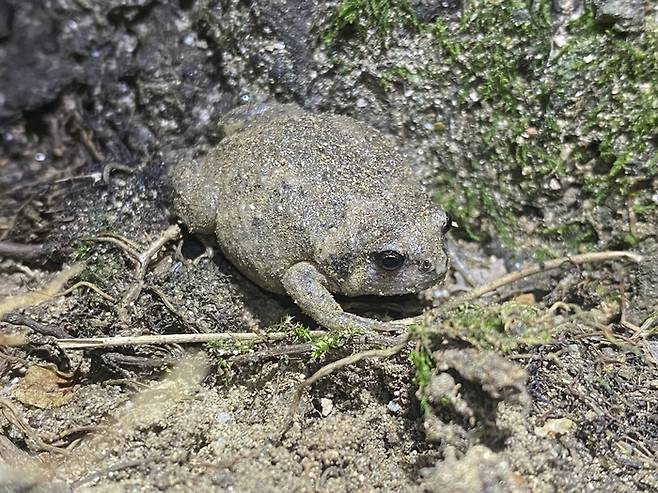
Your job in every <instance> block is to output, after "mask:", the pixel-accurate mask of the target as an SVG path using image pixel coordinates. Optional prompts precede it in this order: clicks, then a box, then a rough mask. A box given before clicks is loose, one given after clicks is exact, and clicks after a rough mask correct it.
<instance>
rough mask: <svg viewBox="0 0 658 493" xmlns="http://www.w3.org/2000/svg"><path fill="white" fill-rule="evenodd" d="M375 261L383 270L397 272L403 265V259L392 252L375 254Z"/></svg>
mask: <svg viewBox="0 0 658 493" xmlns="http://www.w3.org/2000/svg"><path fill="white" fill-rule="evenodd" d="M375 260H376V261H377V265H379V266H380V267H381V268H382V269H384V270H398V269H399V268H400V267H402V266H403V265H404V260H405V257H404V255H402V254H401V253H398V252H395V251H393V250H385V251H383V252H379V253H376V254H375Z"/></svg>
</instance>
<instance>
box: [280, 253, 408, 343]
mask: <svg viewBox="0 0 658 493" xmlns="http://www.w3.org/2000/svg"><path fill="white" fill-rule="evenodd" d="M282 282H283V286H284V288H285V289H286V291H287V293H288V294H289V295H290V297H291V298H292V299H293V300H295V303H297V305H298V306H299V307H300V308H301V309H302V311H303V312H304V313H306V314H307V315H308V316H310V317H312V318H313V319H314V320H316V321H317V322H318V323H319V324H320V325H322V326H324V327H326V328H328V329H331V330H349V329H351V330H354V329H356V330H363V331H366V332H372V331H378V332H401V331H403V330H404V327H403V326H400V325H396V324H393V323H386V322H380V321H379V320H374V319H372V318H366V317H360V316H358V315H355V314H353V313H347V312H344V311H343V309H342V308H341V306H340V305H339V304H338V302H337V301H336V300H335V299H334V297H333V295H332V294H331V293H330V292H329V290H327V288H326V287H325V285H326V283H327V279H326V278H325V277H324V275H322V273H320V272H319V271H318V270H317V269H316V268H315V266H314V265H312V264H310V263H308V262H299V263H298V264H295V265H293V266H292V267H291V268H290V269H288V271H287V272H286V274H285V275H284V276H283V279H282Z"/></svg>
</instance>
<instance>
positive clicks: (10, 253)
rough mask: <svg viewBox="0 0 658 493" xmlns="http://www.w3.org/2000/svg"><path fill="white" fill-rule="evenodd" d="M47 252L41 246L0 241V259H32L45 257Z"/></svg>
mask: <svg viewBox="0 0 658 493" xmlns="http://www.w3.org/2000/svg"><path fill="white" fill-rule="evenodd" d="M45 251H46V248H45V246H44V245H41V244H31V245H30V244H24V243H16V242H13V241H0V257H12V258H19V259H32V258H37V257H40V256H41V255H43V254H44V253H45Z"/></svg>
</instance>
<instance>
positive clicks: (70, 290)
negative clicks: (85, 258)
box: [55, 281, 116, 303]
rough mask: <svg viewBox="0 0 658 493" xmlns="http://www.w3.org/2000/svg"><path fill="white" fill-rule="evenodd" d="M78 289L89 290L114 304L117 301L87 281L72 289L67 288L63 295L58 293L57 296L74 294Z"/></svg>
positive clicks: (76, 284) (78, 283) (75, 285)
mask: <svg viewBox="0 0 658 493" xmlns="http://www.w3.org/2000/svg"><path fill="white" fill-rule="evenodd" d="M78 288H89V289H91V290H92V291H93V292H94V293H96V294H97V295H98V296H100V297H101V298H103V299H104V300H107V301H109V302H112V303H114V302H115V301H116V300H115V299H114V298H113V297H112V296H110V295H109V294H107V293H106V292H105V291H103V290H102V289H101V288H99V287H98V286H96V285H95V284H92V283H90V282H87V281H79V282H76V283H75V284H74V285H73V286H71V287H70V288H66V289H65V290H64V291H62V292H61V293H57V294H56V295H55V296H65V295H67V294H69V293H72V292H73V291H75V290H76V289H78Z"/></svg>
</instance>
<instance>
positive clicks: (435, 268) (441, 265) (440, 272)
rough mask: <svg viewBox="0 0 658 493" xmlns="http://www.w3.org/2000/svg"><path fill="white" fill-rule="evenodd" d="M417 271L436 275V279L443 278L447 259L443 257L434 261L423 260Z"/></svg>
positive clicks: (446, 267) (446, 268) (446, 269)
mask: <svg viewBox="0 0 658 493" xmlns="http://www.w3.org/2000/svg"><path fill="white" fill-rule="evenodd" d="M418 270H420V271H421V272H425V273H431V274H434V273H436V275H437V276H438V277H443V276H445V274H446V272H448V257H447V256H445V255H444V256H442V257H440V258H438V259H434V260H431V259H425V260H423V261H422V262H420V264H419V266H418Z"/></svg>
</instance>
